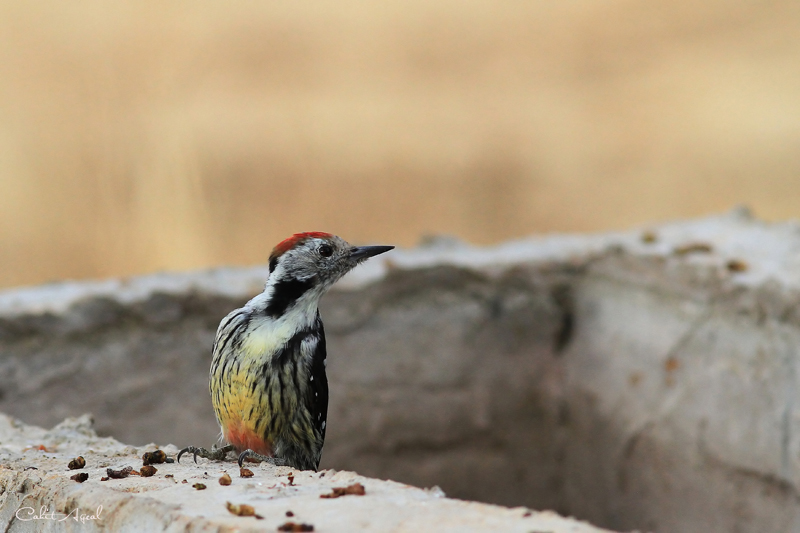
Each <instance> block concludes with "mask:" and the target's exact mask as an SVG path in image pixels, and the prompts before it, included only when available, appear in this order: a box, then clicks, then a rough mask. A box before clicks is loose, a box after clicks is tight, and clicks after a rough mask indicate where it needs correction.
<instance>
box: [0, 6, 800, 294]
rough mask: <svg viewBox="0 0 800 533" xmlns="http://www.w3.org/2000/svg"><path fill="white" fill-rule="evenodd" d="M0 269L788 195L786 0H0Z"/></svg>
mask: <svg viewBox="0 0 800 533" xmlns="http://www.w3.org/2000/svg"><path fill="white" fill-rule="evenodd" d="M0 72H1V73H2V75H0V287H9V286H14V285H22V284H35V283H40V282H46V281H51V280H56V279H64V278H91V277H106V276H118V275H131V274H136V273H145V272H151V271H156V270H163V269H169V270H176V269H188V268H199V267H207V266H215V265H223V264H224V265H244V264H254V263H263V262H265V261H266V258H267V256H268V254H269V251H270V249H271V247H272V246H273V245H274V244H275V243H276V242H277V241H279V240H280V239H282V238H284V237H285V236H287V235H288V234H291V233H293V232H296V231H303V230H324V231H330V232H334V233H337V234H340V235H342V236H344V237H345V238H347V239H348V240H350V241H352V242H357V243H371V242H375V243H394V244H399V245H404V246H409V245H413V244H415V243H416V242H418V241H419V239H420V238H421V237H422V236H424V235H427V234H442V233H444V234H452V235H456V236H458V237H460V238H462V239H464V240H466V241H469V242H473V243H477V244H485V243H492V242H496V241H500V240H503V239H508V238H513V237H520V236H525V235H529V234H532V233H541V232H554V231H556V232H566V231H594V230H606V229H616V228H626V227H629V226H632V225H642V224H647V223H651V222H656V221H659V220H664V219H672V218H680V217H690V216H695V215H700V214H703V213H707V212H711V211H720V210H726V209H728V208H730V207H731V206H733V205H734V204H738V203H747V204H749V205H750V206H752V207H753V208H754V210H755V213H756V214H757V215H758V216H760V217H762V218H765V219H768V220H771V219H784V218H790V217H796V216H798V214H800V202H798V195H797V191H798V185H800V3H798V2H796V1H793V0H776V1H755V0H751V1H744V0H725V1H723V0H706V1H704V2H694V1H688V0H670V1H666V0H651V1H648V2H641V1H640V0H612V1H609V0H566V1H558V2H532V1H530V0H528V1H508V2H493V1H488V0H485V1H457V2H456V1H451V0H439V1H437V2H429V1H417V0H402V1H395V0H389V1H385V2H379V3H365V2H364V3H362V2H353V1H349V0H337V1H335V2H324V1H316V2H297V1H295V2H252V1H238V0H234V1H228V2H203V3H198V2H187V1H178V0H174V1H169V2H153V1H143V0H137V1H135V2H134V1H117V2H107V1H105V0H103V1H101V0H87V1H83V2H54V1H47V0H41V1H39V2H32V3H31V2H3V3H0Z"/></svg>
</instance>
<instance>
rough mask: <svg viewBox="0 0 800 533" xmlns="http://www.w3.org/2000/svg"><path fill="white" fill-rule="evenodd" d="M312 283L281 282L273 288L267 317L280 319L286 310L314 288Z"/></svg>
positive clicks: (294, 280)
mask: <svg viewBox="0 0 800 533" xmlns="http://www.w3.org/2000/svg"><path fill="white" fill-rule="evenodd" d="M313 285H314V284H313V283H312V282H310V281H302V280H299V279H289V280H284V281H279V282H278V283H276V284H275V285H274V287H273V292H272V297H271V298H270V300H269V305H267V309H266V312H267V315H269V316H271V317H272V318H278V317H280V316H281V315H283V314H284V313H285V312H286V310H287V309H288V308H289V307H290V306H291V305H292V304H294V303H295V302H296V301H297V300H298V299H299V298H300V297H301V296H303V295H304V294H305V293H306V291H308V290H309V289H310V288H311V287H313Z"/></svg>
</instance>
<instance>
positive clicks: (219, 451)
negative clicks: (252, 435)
mask: <svg viewBox="0 0 800 533" xmlns="http://www.w3.org/2000/svg"><path fill="white" fill-rule="evenodd" d="M233 449H234V448H233V446H232V445H230V444H229V445H227V446H223V447H222V448H217V447H216V446H212V447H211V451H208V450H206V449H205V448H198V447H196V446H187V447H186V448H184V449H182V450H181V451H179V452H178V456H177V457H176V458H175V460H176V461H177V462H179V463H180V462H181V456H182V455H183V454H184V453H191V454H192V458H193V459H194V462H195V464H196V463H197V456H198V455H199V456H200V457H202V458H204V459H208V460H211V461H224V460H225V458H226V457H227V456H228V452H232V451H233Z"/></svg>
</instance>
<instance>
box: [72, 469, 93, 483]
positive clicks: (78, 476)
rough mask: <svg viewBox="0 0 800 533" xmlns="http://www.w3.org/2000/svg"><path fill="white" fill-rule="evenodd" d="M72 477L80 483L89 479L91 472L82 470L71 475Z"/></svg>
mask: <svg viewBox="0 0 800 533" xmlns="http://www.w3.org/2000/svg"><path fill="white" fill-rule="evenodd" d="M70 479H71V480H73V481H77V482H78V483H83V482H84V481H86V480H87V479H89V474H87V473H86V472H81V473H79V474H75V475H74V476H70Z"/></svg>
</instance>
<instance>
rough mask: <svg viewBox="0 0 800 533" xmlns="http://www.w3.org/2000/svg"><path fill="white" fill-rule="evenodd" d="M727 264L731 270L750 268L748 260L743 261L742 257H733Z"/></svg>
mask: <svg viewBox="0 0 800 533" xmlns="http://www.w3.org/2000/svg"><path fill="white" fill-rule="evenodd" d="M725 266H726V267H727V268H728V270H729V271H731V272H744V271H746V270H747V269H748V268H750V265H748V264H747V263H746V262H744V261H742V260H741V259H731V260H730V261H728V262H727V263H726V264H725Z"/></svg>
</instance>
